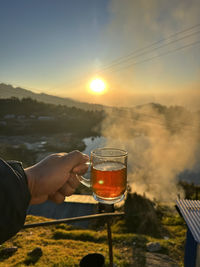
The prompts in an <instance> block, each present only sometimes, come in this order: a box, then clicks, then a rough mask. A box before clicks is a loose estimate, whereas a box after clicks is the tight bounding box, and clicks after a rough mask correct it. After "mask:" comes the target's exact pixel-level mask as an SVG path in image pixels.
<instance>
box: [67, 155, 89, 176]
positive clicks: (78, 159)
mask: <svg viewBox="0 0 200 267" xmlns="http://www.w3.org/2000/svg"><path fill="white" fill-rule="evenodd" d="M63 160H64V162H65V164H66V167H67V169H68V171H69V172H70V171H71V170H72V169H73V168H74V167H76V166H78V165H80V164H84V163H86V162H88V161H89V160H90V158H89V156H88V155H86V154H83V153H81V152H80V151H78V150H74V151H72V152H70V153H68V154H66V155H65V156H64V158H63Z"/></svg>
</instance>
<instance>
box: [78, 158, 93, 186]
mask: <svg viewBox="0 0 200 267" xmlns="http://www.w3.org/2000/svg"><path fill="white" fill-rule="evenodd" d="M86 164H87V165H88V167H91V162H86ZM76 177H77V178H78V180H79V181H80V182H81V184H83V185H85V186H87V187H91V180H90V178H88V179H86V178H85V177H83V176H81V175H78V174H76Z"/></svg>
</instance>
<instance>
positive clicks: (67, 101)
mask: <svg viewBox="0 0 200 267" xmlns="http://www.w3.org/2000/svg"><path fill="white" fill-rule="evenodd" d="M11 97H17V98H19V99H22V98H27V97H29V98H32V99H34V100H37V101H40V102H44V103H49V104H55V105H65V106H68V107H76V108H81V109H86V110H102V109H103V108H104V107H103V106H102V105H97V104H89V103H85V102H79V101H75V100H73V99H71V98H62V97H58V96H53V95H48V94H44V93H40V94H38V93H34V92H32V91H30V90H27V89H24V88H20V87H13V86H12V85H8V84H4V83H0V98H11Z"/></svg>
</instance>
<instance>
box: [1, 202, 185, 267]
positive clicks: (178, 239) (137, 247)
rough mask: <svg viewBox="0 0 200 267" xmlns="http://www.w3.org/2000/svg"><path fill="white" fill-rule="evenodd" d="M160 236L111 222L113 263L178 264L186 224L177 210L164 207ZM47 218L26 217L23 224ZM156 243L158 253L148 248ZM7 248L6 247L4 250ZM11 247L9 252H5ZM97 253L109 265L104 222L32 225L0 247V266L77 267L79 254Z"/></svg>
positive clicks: (125, 266)
mask: <svg viewBox="0 0 200 267" xmlns="http://www.w3.org/2000/svg"><path fill="white" fill-rule="evenodd" d="M164 210H165V215H163V217H162V221H161V225H162V227H163V229H164V230H163V233H162V236H160V237H153V236H151V235H149V234H138V233H133V232H127V231H124V230H123V229H124V220H123V219H122V220H117V221H113V223H112V239H113V254H114V263H115V264H116V265H115V266H118V267H128V266H136V267H149V266H157V267H158V266H166V267H172V266H173V267H178V266H180V267H182V266H183V254H184V243H185V232H186V227H185V225H184V222H183V220H182V219H181V218H180V216H179V215H177V213H174V211H172V210H169V209H168V208H166V207H165V208H164ZM47 220H48V219H45V218H42V217H33V216H27V219H26V223H34V222H42V221H47ZM152 242H153V243H159V244H160V250H159V251H158V252H151V251H149V250H148V246H149V244H153V243H152ZM6 248H8V250H4V249H6ZM9 248H13V251H12V250H11V251H9ZM89 253H100V254H102V255H103V256H104V257H105V263H106V264H105V267H108V266H109V253H108V242H107V232H106V225H105V224H104V225H103V224H102V222H101V227H100V228H99V227H97V226H96V227H95V228H94V226H93V228H92V229H90V230H83V229H76V228H74V227H72V226H70V225H66V224H58V225H56V226H47V227H36V228H30V229H26V230H22V231H20V232H19V233H18V234H17V235H16V236H14V237H13V238H11V239H10V240H9V241H7V242H5V243H4V244H3V245H2V246H1V249H0V266H2V267H6V266H30V265H31V266H60V267H62V266H63V267H64V266H71V267H75V266H79V262H80V260H81V258H82V257H84V256H86V255H87V254H89Z"/></svg>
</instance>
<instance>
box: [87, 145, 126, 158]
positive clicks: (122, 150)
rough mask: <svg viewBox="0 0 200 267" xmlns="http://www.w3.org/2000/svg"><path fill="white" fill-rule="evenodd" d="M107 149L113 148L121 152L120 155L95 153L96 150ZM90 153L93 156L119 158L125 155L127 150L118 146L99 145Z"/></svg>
mask: <svg viewBox="0 0 200 267" xmlns="http://www.w3.org/2000/svg"><path fill="white" fill-rule="evenodd" d="M108 150H113V151H118V152H121V154H120V155H98V154H96V153H97V152H98V151H108ZM91 155H93V156H95V157H100V158H109V157H110V158H120V157H125V156H127V155H128V152H127V151H126V150H124V149H120V148H113V147H102V148H101V147H100V148H95V149H93V150H92V151H91Z"/></svg>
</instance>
